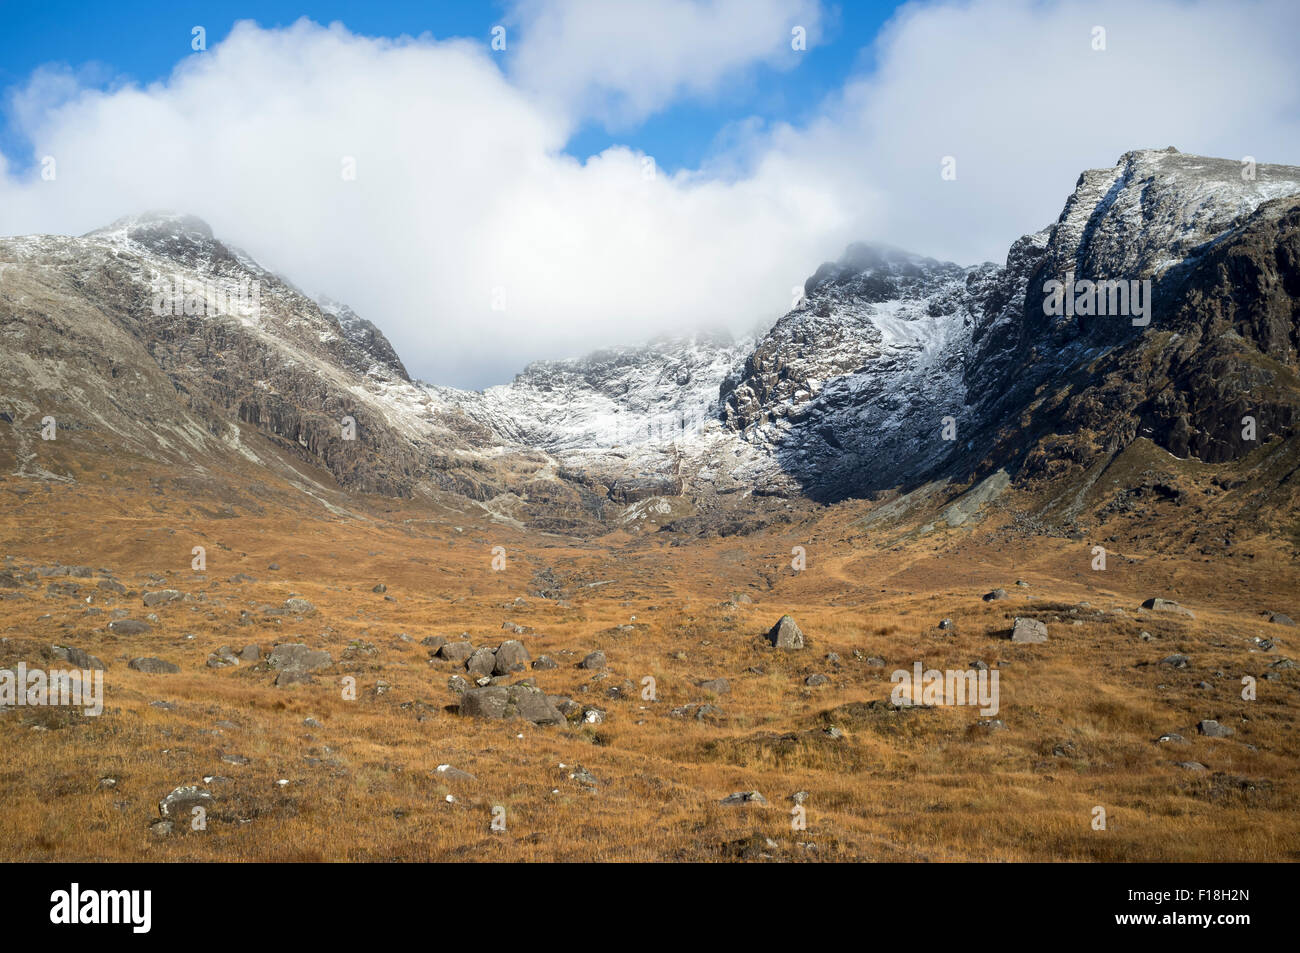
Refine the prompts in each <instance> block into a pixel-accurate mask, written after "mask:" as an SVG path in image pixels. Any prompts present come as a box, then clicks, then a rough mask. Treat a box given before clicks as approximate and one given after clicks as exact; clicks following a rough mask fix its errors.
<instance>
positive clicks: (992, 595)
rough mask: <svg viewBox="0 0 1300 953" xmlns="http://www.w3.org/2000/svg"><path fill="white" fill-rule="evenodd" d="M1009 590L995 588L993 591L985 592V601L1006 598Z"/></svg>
mask: <svg viewBox="0 0 1300 953" xmlns="http://www.w3.org/2000/svg"><path fill="white" fill-rule="evenodd" d="M1006 598H1007V591H1006V590H1005V589H994V590H993V591H992V592H986V593H984V601H985V602H994V601H996V600H998V599H1006Z"/></svg>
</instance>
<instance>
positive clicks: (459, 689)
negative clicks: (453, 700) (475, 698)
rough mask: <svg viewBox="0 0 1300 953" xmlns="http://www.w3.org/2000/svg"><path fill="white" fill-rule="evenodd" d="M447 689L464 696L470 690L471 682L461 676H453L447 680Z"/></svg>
mask: <svg viewBox="0 0 1300 953" xmlns="http://www.w3.org/2000/svg"><path fill="white" fill-rule="evenodd" d="M447 687H448V688H450V689H451V690H452V691H453V692H455V693H456V694H457V695H464V694H465V693H466V692H467V691H469V690H470V684H469V681H468V680H466V679H465V678H464V677H463V676H460V675H453V676H452V677H451V678H449V679H447Z"/></svg>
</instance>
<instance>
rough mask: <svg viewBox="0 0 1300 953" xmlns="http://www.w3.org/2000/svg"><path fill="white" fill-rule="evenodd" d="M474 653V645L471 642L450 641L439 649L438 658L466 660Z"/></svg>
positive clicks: (452, 660) (451, 660) (450, 660)
mask: <svg viewBox="0 0 1300 953" xmlns="http://www.w3.org/2000/svg"><path fill="white" fill-rule="evenodd" d="M473 654H474V646H473V645H472V644H471V643H469V642H448V643H447V644H446V645H444V646H443V647H442V648H440V649H438V658H441V659H446V660H447V661H449V662H466V661H469V657H470V656H471V655H473Z"/></svg>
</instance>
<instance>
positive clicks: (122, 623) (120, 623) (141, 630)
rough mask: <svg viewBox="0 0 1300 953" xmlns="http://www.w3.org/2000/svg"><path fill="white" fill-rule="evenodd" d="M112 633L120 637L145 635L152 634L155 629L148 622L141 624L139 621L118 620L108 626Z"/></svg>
mask: <svg viewBox="0 0 1300 953" xmlns="http://www.w3.org/2000/svg"><path fill="white" fill-rule="evenodd" d="M108 628H109V630H110V631H112V632H115V633H116V634H118V635H144V634H145V633H146V632H152V631H153V628H152V627H151V626H150V625H149V623H147V622H141V621H139V620H138V619H118V620H117V621H115V622H110V623H109V624H108Z"/></svg>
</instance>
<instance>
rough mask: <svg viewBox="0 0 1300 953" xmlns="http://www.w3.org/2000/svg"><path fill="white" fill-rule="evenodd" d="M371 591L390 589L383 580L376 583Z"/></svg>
mask: <svg viewBox="0 0 1300 953" xmlns="http://www.w3.org/2000/svg"><path fill="white" fill-rule="evenodd" d="M370 591H371V592H381V593H382V592H387V591H388V587H387V586H386V585H384V584H383V583H382V582H381V583H376V585H375V587H374V588H373V589H371V590H370Z"/></svg>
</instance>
